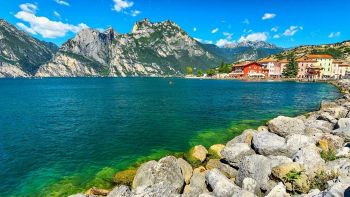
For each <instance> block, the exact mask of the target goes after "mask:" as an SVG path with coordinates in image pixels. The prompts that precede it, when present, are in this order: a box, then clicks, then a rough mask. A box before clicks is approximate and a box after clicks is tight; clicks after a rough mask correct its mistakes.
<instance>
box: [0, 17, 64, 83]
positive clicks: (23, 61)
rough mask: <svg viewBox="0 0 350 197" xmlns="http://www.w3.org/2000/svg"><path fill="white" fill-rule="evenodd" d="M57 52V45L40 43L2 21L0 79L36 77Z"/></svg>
mask: <svg viewBox="0 0 350 197" xmlns="http://www.w3.org/2000/svg"><path fill="white" fill-rule="evenodd" d="M57 50H58V47H57V46H56V45H55V44H53V43H50V42H45V41H40V40H38V39H36V38H34V37H32V36H30V35H29V34H27V33H26V32H24V31H21V30H18V29H17V28H16V27H15V26H13V25H12V24H10V23H8V22H7V21H5V20H3V19H0V77H27V76H31V75H34V74H35V73H36V71H37V70H38V69H39V67H40V65H42V64H43V63H45V62H47V61H49V60H50V59H51V58H52V56H53V54H54V53H55V52H56V51H57Z"/></svg>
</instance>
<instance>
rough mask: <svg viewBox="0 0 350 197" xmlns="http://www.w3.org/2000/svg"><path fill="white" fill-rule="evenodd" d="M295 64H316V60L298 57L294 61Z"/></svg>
mask: <svg viewBox="0 0 350 197" xmlns="http://www.w3.org/2000/svg"><path fill="white" fill-rule="evenodd" d="M296 61H297V62H317V61H316V60H313V59H309V58H307V57H300V58H298V59H297V60H296Z"/></svg>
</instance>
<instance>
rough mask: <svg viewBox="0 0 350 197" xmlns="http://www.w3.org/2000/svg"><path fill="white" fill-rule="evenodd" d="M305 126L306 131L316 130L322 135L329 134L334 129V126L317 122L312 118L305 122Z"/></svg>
mask: <svg viewBox="0 0 350 197" xmlns="http://www.w3.org/2000/svg"><path fill="white" fill-rule="evenodd" d="M305 126H306V131H308V130H310V129H318V130H320V131H321V132H323V133H330V132H331V131H332V130H333V128H334V124H332V123H330V122H328V121H326V120H317V119H314V118H313V117H310V118H308V119H307V120H306V121H305Z"/></svg>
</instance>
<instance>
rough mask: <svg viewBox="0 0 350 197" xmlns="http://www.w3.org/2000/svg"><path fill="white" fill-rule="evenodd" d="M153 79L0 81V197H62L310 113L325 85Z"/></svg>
mask: <svg viewBox="0 0 350 197" xmlns="http://www.w3.org/2000/svg"><path fill="white" fill-rule="evenodd" d="M172 81H173V84H172V85H169V83H168V82H169V79H162V78H72V79H41V80H34V79H31V80H29V79H1V80H0V92H1V96H0V109H1V111H0V161H1V162H0V180H1V184H0V196H65V195H67V194H71V193H75V192H79V191H81V190H84V189H86V188H89V187H91V186H93V185H95V186H101V187H108V186H110V185H109V180H108V179H109V178H111V177H112V175H113V174H114V173H115V172H116V171H117V170H118V169H124V168H126V167H127V166H130V165H132V164H134V163H135V162H137V161H142V160H147V159H151V158H159V157H161V156H163V155H166V154H168V153H171V152H178V151H186V150H187V149H189V148H190V147H191V146H192V145H196V144H204V145H207V146H208V145H210V144H214V143H219V142H221V143H222V142H225V141H227V140H229V139H231V138H232V137H233V136H234V135H237V134H239V132H241V130H242V129H244V128H249V127H256V126H258V125H261V124H263V123H264V122H265V121H266V120H268V119H270V118H273V117H275V116H276V115H298V114H301V113H304V112H307V111H311V110H315V109H317V108H318V107H319V103H320V101H321V100H323V99H334V98H336V97H338V96H339V95H340V94H339V92H338V90H337V89H336V88H335V87H333V86H330V85H327V84H320V83H295V82H241V81H224V80H222V81H221V80H190V79H172Z"/></svg>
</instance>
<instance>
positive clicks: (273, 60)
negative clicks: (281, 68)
mask: <svg viewBox="0 0 350 197" xmlns="http://www.w3.org/2000/svg"><path fill="white" fill-rule="evenodd" d="M269 62H277V60H276V59H273V58H266V59H261V60H259V61H258V63H269Z"/></svg>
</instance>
